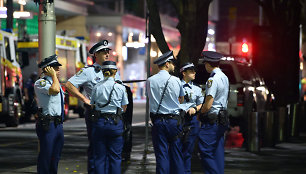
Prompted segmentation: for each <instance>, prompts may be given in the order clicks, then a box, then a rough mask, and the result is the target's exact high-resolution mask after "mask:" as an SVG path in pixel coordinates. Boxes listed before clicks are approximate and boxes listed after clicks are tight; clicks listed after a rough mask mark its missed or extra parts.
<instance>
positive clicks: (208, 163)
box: [199, 51, 229, 174]
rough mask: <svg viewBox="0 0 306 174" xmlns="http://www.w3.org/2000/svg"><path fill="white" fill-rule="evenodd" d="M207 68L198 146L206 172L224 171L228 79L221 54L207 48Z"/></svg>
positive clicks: (205, 57) (205, 61)
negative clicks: (208, 75)
mask: <svg viewBox="0 0 306 174" xmlns="http://www.w3.org/2000/svg"><path fill="white" fill-rule="evenodd" d="M202 55H203V56H204V64H205V69H206V71H207V72H208V73H210V77H209V78H208V80H207V82H206V91H205V99H204V100H205V101H204V104H203V106H202V108H201V114H200V116H199V119H200V120H201V129H200V133H199V149H200V153H201V161H202V167H203V169H204V172H205V174H223V173H224V133H225V131H226V129H227V128H228V122H227V115H226V114H224V113H226V112H225V111H226V109H227V101H228V92H229V81H228V78H227V76H226V75H225V74H224V73H223V72H222V71H221V69H220V68H219V62H220V59H221V58H222V57H223V56H222V55H221V54H219V53H217V52H212V51H204V52H203V53H202Z"/></svg>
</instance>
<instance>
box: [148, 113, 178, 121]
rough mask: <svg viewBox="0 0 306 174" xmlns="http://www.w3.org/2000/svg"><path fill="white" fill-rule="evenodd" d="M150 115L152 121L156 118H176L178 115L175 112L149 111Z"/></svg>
mask: <svg viewBox="0 0 306 174" xmlns="http://www.w3.org/2000/svg"><path fill="white" fill-rule="evenodd" d="M150 117H151V119H152V121H154V120H156V119H163V120H168V119H177V118H178V117H179V115H176V114H153V113H150Z"/></svg>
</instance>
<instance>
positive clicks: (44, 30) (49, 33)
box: [38, 0, 56, 61]
mask: <svg viewBox="0 0 306 174" xmlns="http://www.w3.org/2000/svg"><path fill="white" fill-rule="evenodd" d="M55 27H56V18H55V11H54V3H53V0H40V2H39V17H38V38H39V39H38V43H39V61H41V60H42V59H43V58H46V57H49V56H51V55H53V54H55V31H56V28H55Z"/></svg>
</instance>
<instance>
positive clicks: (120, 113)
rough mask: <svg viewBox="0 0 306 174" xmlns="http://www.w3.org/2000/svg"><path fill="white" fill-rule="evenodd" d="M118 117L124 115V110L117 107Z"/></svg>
mask: <svg viewBox="0 0 306 174" xmlns="http://www.w3.org/2000/svg"><path fill="white" fill-rule="evenodd" d="M116 115H117V116H121V115H122V109H121V108H120V107H117V111H116Z"/></svg>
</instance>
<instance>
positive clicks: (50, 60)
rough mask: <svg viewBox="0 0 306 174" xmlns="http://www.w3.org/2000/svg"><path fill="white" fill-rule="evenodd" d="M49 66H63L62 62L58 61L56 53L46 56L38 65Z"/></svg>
mask: <svg viewBox="0 0 306 174" xmlns="http://www.w3.org/2000/svg"><path fill="white" fill-rule="evenodd" d="M47 66H51V67H55V66H62V64H60V63H59V62H58V61H57V55H56V54H54V55H52V56H49V57H47V58H45V59H44V60H42V61H41V62H40V63H39V64H38V67H39V68H42V69H43V68H45V67H47Z"/></svg>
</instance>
